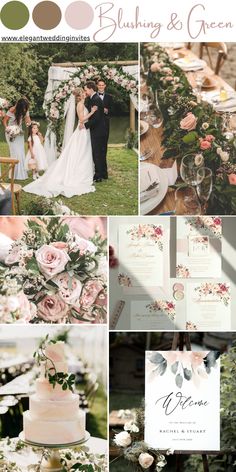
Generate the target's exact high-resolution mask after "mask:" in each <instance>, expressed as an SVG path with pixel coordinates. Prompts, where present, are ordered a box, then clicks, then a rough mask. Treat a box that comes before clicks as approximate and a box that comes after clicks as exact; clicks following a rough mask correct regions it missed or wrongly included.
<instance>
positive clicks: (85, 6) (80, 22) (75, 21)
mask: <svg viewBox="0 0 236 472" xmlns="http://www.w3.org/2000/svg"><path fill="white" fill-rule="evenodd" d="M93 18H94V11H93V8H92V7H91V6H90V5H89V3H87V2H83V1H78V2H73V3H71V4H70V5H69V6H68V7H67V9H66V13H65V19H66V22H67V24H68V25H69V26H71V28H73V29H76V30H82V29H85V28H88V27H89V26H90V25H91V23H92V22H93Z"/></svg>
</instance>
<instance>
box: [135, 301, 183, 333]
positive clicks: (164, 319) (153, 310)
mask: <svg viewBox="0 0 236 472" xmlns="http://www.w3.org/2000/svg"><path fill="white" fill-rule="evenodd" d="M130 319H131V327H130V328H131V329H135V330H136V329H137V330H145V329H148V330H149V329H155V330H172V329H174V327H175V303H174V302H172V301H168V300H155V301H152V300H150V301H149V302H148V301H147V300H146V301H145V300H141V301H139V300H135V301H131V314H130Z"/></svg>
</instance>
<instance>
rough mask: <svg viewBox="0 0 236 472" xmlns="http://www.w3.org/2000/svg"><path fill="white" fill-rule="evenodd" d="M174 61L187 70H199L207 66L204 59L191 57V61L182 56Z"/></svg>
mask: <svg viewBox="0 0 236 472" xmlns="http://www.w3.org/2000/svg"><path fill="white" fill-rule="evenodd" d="M174 63H175V64H176V65H177V66H179V67H180V68H181V69H182V70H183V71H185V72H190V71H197V70H201V69H204V67H206V62H205V61H203V60H202V59H192V60H191V59H190V60H189V61H186V60H185V59H184V58H183V59H182V58H181V59H176V60H175V61H174Z"/></svg>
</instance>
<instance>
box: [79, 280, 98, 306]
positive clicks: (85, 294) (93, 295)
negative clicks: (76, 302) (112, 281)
mask: <svg viewBox="0 0 236 472" xmlns="http://www.w3.org/2000/svg"><path fill="white" fill-rule="evenodd" d="M102 290H103V285H102V283H101V282H100V281H99V280H96V279H94V280H92V279H91V280H88V282H86V283H85V284H84V287H83V290H82V295H81V297H80V305H81V306H82V307H83V308H84V309H85V310H86V309H87V308H89V307H90V306H91V305H93V303H94V302H95V301H96V299H97V297H98V295H99V293H100V292H101V291H102Z"/></svg>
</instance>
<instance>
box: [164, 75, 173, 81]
mask: <svg viewBox="0 0 236 472" xmlns="http://www.w3.org/2000/svg"><path fill="white" fill-rule="evenodd" d="M164 80H166V81H167V82H171V81H172V80H174V77H173V75H167V76H166V77H165V79H164Z"/></svg>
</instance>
